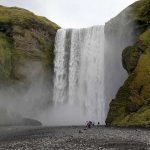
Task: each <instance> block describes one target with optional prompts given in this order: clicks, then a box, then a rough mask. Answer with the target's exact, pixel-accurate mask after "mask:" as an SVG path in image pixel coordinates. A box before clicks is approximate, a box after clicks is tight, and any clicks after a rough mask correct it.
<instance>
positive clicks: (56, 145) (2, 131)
mask: <svg viewBox="0 0 150 150" xmlns="http://www.w3.org/2000/svg"><path fill="white" fill-rule="evenodd" d="M83 129H84V127H30V128H29V127H28V128H26V127H20V128H18V127H13V128H0V150H6V149H11V150H13V149H15V150H22V149H28V150H31V149H32V150H33V149H36V150H38V149H40V150H42V149H43V150H46V149H47V150H71V149H72V150H98V149H99V150H127V149H131V150H147V149H150V130H149V129H141V128H116V127H104V126H99V127H94V128H92V129H89V130H83ZM80 130H81V131H82V133H80V132H79V131H80Z"/></svg>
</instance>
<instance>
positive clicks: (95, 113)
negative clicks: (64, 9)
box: [53, 26, 106, 124]
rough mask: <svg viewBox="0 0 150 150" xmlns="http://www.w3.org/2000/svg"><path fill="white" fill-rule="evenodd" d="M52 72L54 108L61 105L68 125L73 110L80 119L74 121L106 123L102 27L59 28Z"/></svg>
mask: <svg viewBox="0 0 150 150" xmlns="http://www.w3.org/2000/svg"><path fill="white" fill-rule="evenodd" d="M54 73H55V76H54V92H53V103H54V106H53V107H54V109H59V106H60V107H61V108H62V107H63V106H64V107H65V111H66V112H67V114H70V115H69V117H68V115H67V116H66V117H67V118H66V119H68V121H69V122H70V124H71V123H72V124H73V122H71V121H70V120H75V119H76V118H73V117H74V115H71V114H75V113H77V114H78V116H76V117H78V118H80V119H78V122H76V124H82V123H83V122H84V121H85V120H92V121H96V122H98V121H99V122H100V123H101V124H105V118H106V117H105V112H106V110H105V100H104V27H103V26H93V27H90V28H84V29H60V30H58V31H57V35H56V41H55V61H54ZM70 108H72V109H70ZM74 108H77V109H74ZM61 111H63V109H62V110H61ZM72 111H74V112H72ZM62 113H63V112H62ZM81 116H82V117H81ZM69 119H70V120H69ZM62 124H65V123H63V121H62Z"/></svg>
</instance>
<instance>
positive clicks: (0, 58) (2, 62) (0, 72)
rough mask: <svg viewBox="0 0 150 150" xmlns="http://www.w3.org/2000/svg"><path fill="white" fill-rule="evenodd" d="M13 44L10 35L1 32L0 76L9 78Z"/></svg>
mask: <svg viewBox="0 0 150 150" xmlns="http://www.w3.org/2000/svg"><path fill="white" fill-rule="evenodd" d="M11 58H12V45H11V42H10V40H9V39H8V37H7V36H6V35H5V34H3V33H0V78H1V79H4V78H9V77H10V74H11V69H12V65H11Z"/></svg>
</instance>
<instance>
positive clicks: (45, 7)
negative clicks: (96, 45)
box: [0, 0, 137, 28]
mask: <svg viewBox="0 0 150 150" xmlns="http://www.w3.org/2000/svg"><path fill="white" fill-rule="evenodd" d="M135 1H137V0H0V5H5V6H18V7H22V8H26V9H28V10H30V11H32V12H34V13H35V14H37V15H40V16H45V17H47V18H48V19H50V20H51V21H53V22H55V23H57V24H58V25H60V26H61V27H63V28H70V27H71V28H81V27H88V26H92V25H103V24H105V22H107V21H108V20H110V19H111V18H112V17H114V16H116V15H117V14H118V13H119V12H120V11H122V10H123V9H124V8H126V7H127V6H128V5H130V4H132V3H133V2H135Z"/></svg>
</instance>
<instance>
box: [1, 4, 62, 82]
mask: <svg viewBox="0 0 150 150" xmlns="http://www.w3.org/2000/svg"><path fill="white" fill-rule="evenodd" d="M58 28H59V27H58V26H57V25H56V24H54V23H52V22H50V21H49V20H47V19H46V18H44V17H39V16H35V15H34V14H33V13H31V12H29V11H27V10H24V9H20V8H15V7H13V8H7V7H3V6H0V82H5V81H6V82H9V83H10V82H11V81H15V82H17V81H19V80H23V78H25V76H24V75H23V73H22V72H20V67H22V66H23V64H25V62H26V61H29V60H34V61H40V62H42V63H43V65H45V66H50V65H51V66H52V65H53V46H54V39H55V34H56V30H57V29H58Z"/></svg>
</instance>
